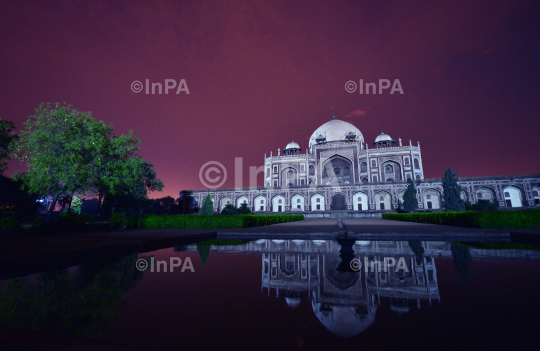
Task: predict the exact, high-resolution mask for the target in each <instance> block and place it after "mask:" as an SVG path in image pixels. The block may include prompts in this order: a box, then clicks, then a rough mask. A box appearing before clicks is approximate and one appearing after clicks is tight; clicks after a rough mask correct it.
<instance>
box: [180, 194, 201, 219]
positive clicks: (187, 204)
mask: <svg viewBox="0 0 540 351" xmlns="http://www.w3.org/2000/svg"><path fill="white" fill-rule="evenodd" d="M195 212H197V201H196V200H195V198H194V197H193V192H192V191H189V190H182V191H181V192H180V197H179V198H178V213H180V214H191V213H195Z"/></svg>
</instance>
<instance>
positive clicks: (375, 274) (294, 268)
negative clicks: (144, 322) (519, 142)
mask: <svg viewBox="0 0 540 351" xmlns="http://www.w3.org/2000/svg"><path fill="white" fill-rule="evenodd" d="M420 245H421V247H422V248H423V249H424V253H423V255H422V256H421V257H420V259H419V260H418V261H417V257H416V256H415V254H414V252H413V250H412V248H411V247H410V246H409V243H408V242H406V241H363V240H356V241H354V243H353V244H352V250H353V251H354V252H353V257H354V258H355V259H358V260H359V261H360V262H361V263H362V267H361V269H360V271H358V272H350V271H348V270H347V271H345V270H343V273H344V274H343V275H340V272H339V271H338V270H337V268H338V267H339V264H340V263H342V262H343V261H342V259H341V257H340V250H342V246H340V245H339V243H338V242H337V241H336V240H276V239H274V240H271V239H259V240H256V241H252V242H249V243H246V244H243V245H225V246H212V250H211V252H220V253H240V252H242V253H261V255H262V277H261V289H262V290H264V289H266V290H267V292H268V295H270V294H271V290H272V289H274V290H275V296H276V297H278V298H282V297H283V298H284V299H285V302H286V303H287V305H288V306H289V307H291V308H298V307H299V306H300V305H301V304H302V296H303V295H304V294H305V296H307V297H308V298H309V301H310V303H311V307H312V309H313V312H314V313H315V315H316V316H317V318H318V319H319V320H320V321H321V323H322V324H323V325H324V326H325V327H326V329H327V330H328V331H330V332H332V333H333V334H335V335H338V336H340V337H345V338H346V337H352V336H354V335H357V334H359V333H361V332H362V331H363V330H365V329H366V328H368V327H369V326H370V325H371V324H372V323H373V322H374V320H375V313H376V310H377V307H378V306H381V297H382V298H385V299H386V304H387V305H388V306H389V308H390V309H391V310H392V311H394V312H396V313H398V314H402V313H406V312H408V311H410V309H411V308H412V307H413V306H414V305H415V302H416V306H417V308H420V305H421V300H427V301H428V303H429V304H430V305H431V301H432V300H439V301H440V297H439V290H438V285H437V269H436V267H435V260H434V258H446V259H452V250H451V244H450V243H447V242H441V241H425V242H421V243H420ZM187 249H188V250H191V251H195V250H196V247H195V246H194V245H191V246H189V247H188V248H187ZM470 255H471V257H472V259H473V260H475V261H486V260H487V261H494V260H495V261H498V260H502V259H527V260H529V259H533V260H540V251H534V250H487V249H476V248H470ZM385 257H387V258H394V259H395V261H396V263H397V262H398V260H399V259H400V258H403V260H404V262H405V264H406V267H407V269H408V271H402V270H397V264H396V266H394V267H388V269H387V271H386V272H385V271H384V270H383V269H381V268H380V267H379V265H377V264H373V271H372V270H371V264H370V262H373V261H378V262H382V261H384V258H385ZM366 259H367V261H368V269H367V271H366V269H365V268H366V267H365V266H366V264H365V263H366ZM342 268H343V267H342Z"/></svg>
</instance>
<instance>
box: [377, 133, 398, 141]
mask: <svg viewBox="0 0 540 351" xmlns="http://www.w3.org/2000/svg"><path fill="white" fill-rule="evenodd" d="M379 141H394V139H392V138H391V137H390V135H388V134H384V133H381V135H379V136H378V137H376V138H375V142H376V143H377V142H379Z"/></svg>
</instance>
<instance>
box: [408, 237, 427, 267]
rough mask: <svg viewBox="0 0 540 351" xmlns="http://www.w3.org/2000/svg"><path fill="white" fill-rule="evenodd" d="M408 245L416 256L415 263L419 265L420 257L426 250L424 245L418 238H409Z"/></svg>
mask: <svg viewBox="0 0 540 351" xmlns="http://www.w3.org/2000/svg"><path fill="white" fill-rule="evenodd" d="M409 247H410V248H411V250H412V251H413V252H414V255H415V256H416V264H417V265H421V264H422V259H423V257H424V253H425V252H426V251H425V250H424V247H423V246H422V242H421V241H419V240H409Z"/></svg>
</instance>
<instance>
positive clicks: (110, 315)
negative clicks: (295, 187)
mask: <svg viewBox="0 0 540 351" xmlns="http://www.w3.org/2000/svg"><path fill="white" fill-rule="evenodd" d="M538 249H539V248H537V247H531V246H526V245H519V244H512V243H449V242H440V241H360V240H354V239H336V240H284V239H259V240H253V241H247V240H216V241H212V242H203V243H198V244H193V245H186V246H181V247H174V248H168V249H163V250H158V251H154V252H149V253H144V254H133V255H129V256H126V257H121V258H116V259H111V260H108V261H96V262H93V263H86V264H84V265H80V266H76V267H69V268H66V269H63V270H58V271H52V272H43V273H38V274H34V275H31V276H25V277H19V278H15V279H10V280H6V281H3V282H1V283H0V324H1V325H2V328H9V329H5V330H9V331H10V333H11V334H9V335H8V333H7V332H5V330H4V332H1V331H2V330H1V329H0V341H1V342H3V343H5V344H10V345H11V344H17V345H23V346H31V347H32V348H35V349H41V348H43V349H70V348H72V349H77V348H78V345H86V346H87V345H91V346H92V345H93V346H95V347H96V348H109V349H122V350H124V349H125V350H128V349H134V350H299V349H301V350H333V349H339V350H359V349H378V350H386V349H388V350H390V349H392V350H404V349H405V350H409V349H410V350H425V349H429V348H433V349H443V350H455V349H460V350H468V349H497V350H505V349H512V350H517V349H537V346H538V343H539V342H540V336H539V333H538V330H539V327H540V299H539V292H540V279H539V278H540V251H539V250H538ZM14 331H19V332H20V335H21V336H22V335H24V338H26V340H22V339H21V340H19V339H18V337H17V336H14V334H13V332H14ZM21 331H24V333H23V332H21ZM50 335H54V340H55V342H54V343H50V342H49V343H47V342H41V343H40V342H35V343H33V342H31V341H30V340H32V339H33V338H35V339H36V340H50ZM47 338H49V339H47ZM59 340H60V341H62V342H60V341H59Z"/></svg>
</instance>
